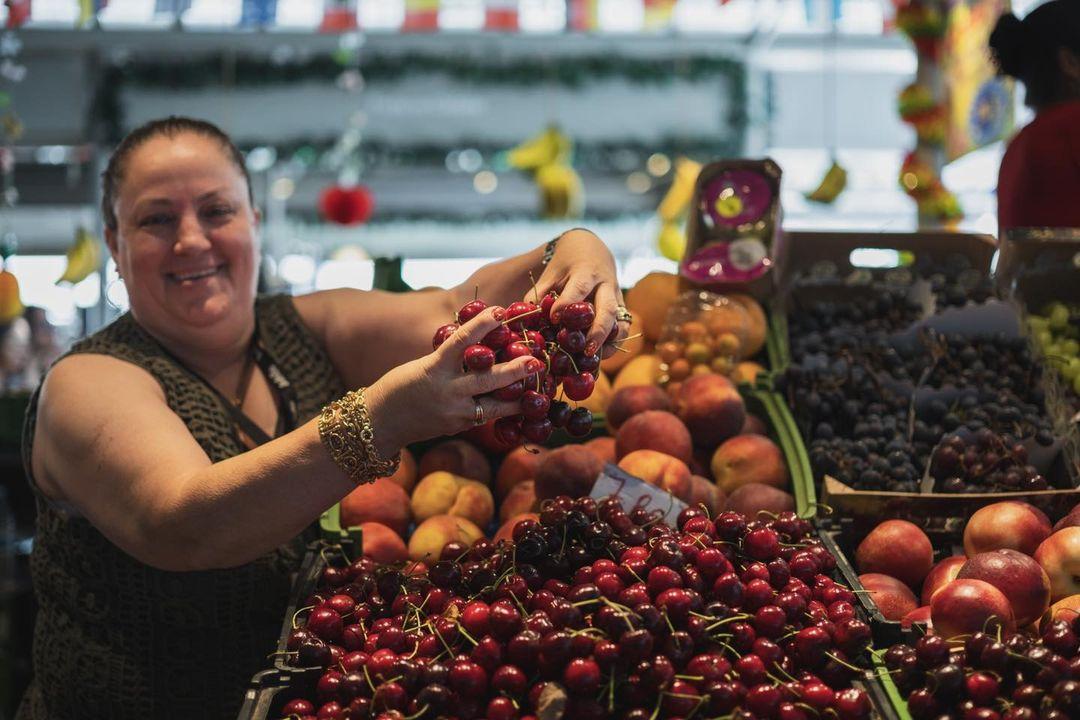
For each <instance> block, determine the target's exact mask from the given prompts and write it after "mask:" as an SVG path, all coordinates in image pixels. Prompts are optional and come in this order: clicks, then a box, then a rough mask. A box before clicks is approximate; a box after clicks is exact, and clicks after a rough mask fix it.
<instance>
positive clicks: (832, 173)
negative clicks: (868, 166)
mask: <svg viewBox="0 0 1080 720" xmlns="http://www.w3.org/2000/svg"><path fill="white" fill-rule="evenodd" d="M846 186H847V170H845V169H844V168H843V167H841V165H840V163H838V162H836V161H835V160H833V164H832V165H830V166H829V169H828V170H827V171H826V172H825V177H823V178H821V182H820V183H819V184H818V186H817V188H815V189H814V191H813V192H811V193H808V194H807V195H806V199H807V200H810V201H812V202H819V203H825V204H828V203H831V202H833V201H835V200H836V198H837V197H838V196H839V195H840V193H842V192H844V188H845V187H846Z"/></svg>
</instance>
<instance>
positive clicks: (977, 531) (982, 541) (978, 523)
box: [964, 500, 1050, 557]
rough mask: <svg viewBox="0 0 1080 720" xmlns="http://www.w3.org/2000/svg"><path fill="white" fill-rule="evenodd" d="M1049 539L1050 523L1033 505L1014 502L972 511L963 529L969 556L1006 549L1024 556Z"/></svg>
mask: <svg viewBox="0 0 1080 720" xmlns="http://www.w3.org/2000/svg"><path fill="white" fill-rule="evenodd" d="M1049 536H1050V520H1049V519H1048V518H1047V517H1046V513H1044V512H1043V511H1042V510H1040V509H1038V508H1037V507H1035V506H1034V505H1029V504H1028V503H1025V502H1019V501H1016V500H1007V501H1005V502H999V503H994V504H993V505H987V506H986V507H982V508H979V509H978V510H976V511H975V514H974V515H972V516H971V517H970V518H969V519H968V521H967V525H966V526H965V527H964V554H965V555H967V556H968V557H971V556H972V555H978V554H979V553H981V552H988V551H990V550H1001V549H1003V548H1009V549H1012V550H1018V551H1020V552H1022V553H1024V554H1025V555H1030V554H1032V553H1033V552H1035V548H1037V547H1039V543H1041V542H1042V541H1043V540H1045V539H1046V538H1048V537H1049Z"/></svg>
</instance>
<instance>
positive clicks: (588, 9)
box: [566, 0, 600, 32]
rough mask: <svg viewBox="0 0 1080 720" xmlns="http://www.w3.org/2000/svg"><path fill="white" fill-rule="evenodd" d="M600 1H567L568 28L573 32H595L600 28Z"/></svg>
mask: <svg viewBox="0 0 1080 720" xmlns="http://www.w3.org/2000/svg"><path fill="white" fill-rule="evenodd" d="M598 4H599V0H567V3H566V26H567V27H568V28H569V29H570V30H571V31H573V32H593V31H594V30H596V29H597V27H599V24H600V23H599V18H598V17H597V5H598Z"/></svg>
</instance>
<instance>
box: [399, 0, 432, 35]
mask: <svg viewBox="0 0 1080 720" xmlns="http://www.w3.org/2000/svg"><path fill="white" fill-rule="evenodd" d="M439 3H440V0H405V19H404V21H403V22H402V23H401V31H402V32H437V31H438V30H439Z"/></svg>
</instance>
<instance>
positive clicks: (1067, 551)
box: [1034, 527, 1080, 602]
mask: <svg viewBox="0 0 1080 720" xmlns="http://www.w3.org/2000/svg"><path fill="white" fill-rule="evenodd" d="M1034 557H1035V561H1036V562H1037V563H1039V565H1041V566H1042V569H1043V570H1045V571H1046V575H1047V576H1048V577H1049V578H1050V600H1051V602H1057V601H1058V600H1061V599H1062V598H1064V597H1068V596H1069V595H1076V594H1077V593H1080V527H1067V528H1064V529H1062V530H1058V531H1057V532H1056V533H1054V534H1053V535H1051V536H1050V537H1048V538H1046V539H1045V540H1043V541H1042V544H1040V545H1039V547H1038V548H1037V549H1036V550H1035V556H1034Z"/></svg>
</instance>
